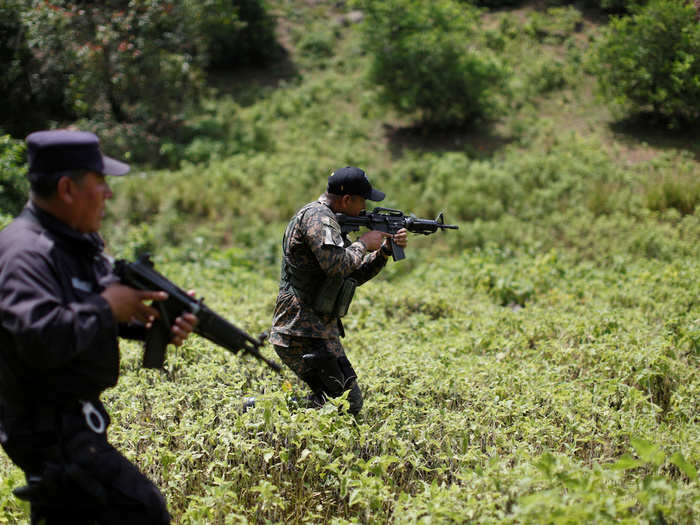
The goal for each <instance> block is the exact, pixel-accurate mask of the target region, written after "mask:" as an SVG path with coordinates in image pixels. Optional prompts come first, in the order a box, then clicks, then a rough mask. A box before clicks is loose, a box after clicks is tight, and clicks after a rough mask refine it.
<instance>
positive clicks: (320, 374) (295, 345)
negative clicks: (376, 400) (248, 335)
mask: <svg viewBox="0 0 700 525" xmlns="http://www.w3.org/2000/svg"><path fill="white" fill-rule="evenodd" d="M279 338H280V340H282V341H283V342H284V346H280V345H274V349H275V352H277V355H278V356H279V358H280V359H281V360H282V362H283V363H284V364H286V365H287V366H288V367H289V368H291V369H292V370H293V371H294V373H295V374H296V375H297V376H299V378H300V379H302V380H303V381H304V382H305V383H306V384H307V385H308V386H309V387H310V388H311V390H312V391H313V395H312V396H310V397H309V401H310V403H311V406H315V407H320V406H323V405H324V404H325V402H326V399H327V398H328V397H337V396H339V395H341V394H342V393H343V392H344V391H345V390H349V391H350V392H349V393H348V402H349V404H350V406H349V411H350V413H351V414H357V413H359V412H360V410H361V409H362V405H363V404H364V399H363V397H362V391H361V390H360V386H359V385H358V384H357V380H356V377H355V375H354V374H352V375H350V376H348V375H344V374H343V371H342V370H338V372H339V373H338V374H335V373H332V374H329V373H328V371H327V370H324V369H323V367H322V366H320V367H319V362H318V361H316V360H307V359H304V358H303V356H304V355H305V354H316V355H324V354H325V355H328V354H330V355H332V356H333V357H334V358H335V359H336V360H341V359H345V361H346V362H347V363H348V365H349V364H350V362H349V361H348V360H347V356H346V355H345V350H344V349H343V345H342V344H341V343H340V338H338V337H333V338H329V339H320V338H313V337H294V336H285V335H279ZM350 366H352V365H350ZM336 375H338V376H339V377H337V378H336V377H335V376H336ZM329 385H332V386H329Z"/></svg>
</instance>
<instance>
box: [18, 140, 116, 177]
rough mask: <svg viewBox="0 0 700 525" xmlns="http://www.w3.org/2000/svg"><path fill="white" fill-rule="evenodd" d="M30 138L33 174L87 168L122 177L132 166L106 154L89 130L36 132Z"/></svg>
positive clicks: (29, 147)
mask: <svg viewBox="0 0 700 525" xmlns="http://www.w3.org/2000/svg"><path fill="white" fill-rule="evenodd" d="M26 141H27V160H28V162H29V174H30V177H31V176H34V177H36V176H42V175H49V174H52V173H56V172H61V171H68V170H83V169H84V170H88V171H95V172H97V173H103V174H105V175H117V176H119V175H124V174H126V173H127V172H128V171H129V169H130V168H129V165H128V164H126V163H124V162H120V161H118V160H115V159H113V158H111V157H108V156H106V155H103V154H102V152H101V151H100V140H99V139H98V138H97V135H95V134H94V133H90V132H89V131H72V130H67V129H56V130H49V131H35V132H34V133H30V134H29V135H28V136H27V139H26Z"/></svg>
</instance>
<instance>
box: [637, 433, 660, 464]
mask: <svg viewBox="0 0 700 525" xmlns="http://www.w3.org/2000/svg"><path fill="white" fill-rule="evenodd" d="M630 443H631V445H632V447H633V448H634V450H635V451H636V452H637V454H638V455H639V457H640V458H642V459H643V460H644V461H645V462H647V463H651V464H653V465H655V466H657V467H658V466H660V465H661V464H662V463H663V462H664V460H665V459H666V457H665V455H664V453H663V451H662V450H661V449H660V448H659V447H658V445H655V444H654V443H651V442H650V441H647V440H646V439H642V438H637V437H633V438H631V439H630Z"/></svg>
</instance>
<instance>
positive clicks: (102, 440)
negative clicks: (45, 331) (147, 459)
mask: <svg viewBox="0 0 700 525" xmlns="http://www.w3.org/2000/svg"><path fill="white" fill-rule="evenodd" d="M99 408H100V411H101V412H102V411H104V409H103V408H102V406H101V404H100V405H99ZM104 416H105V418H106V419H107V421H108V417H107V414H106V412H104ZM55 419H56V426H55V427H54V428H50V427H51V425H42V426H44V427H47V428H41V429H37V428H36V424H35V422H34V421H30V420H27V421H24V422H23V421H17V420H15V421H3V422H2V423H3V424H2V428H3V429H4V434H5V436H4V437H5V440H4V442H3V443H2V447H3V449H4V450H5V452H6V453H7V455H8V456H9V457H10V459H11V460H12V461H13V462H14V463H15V464H16V465H17V466H18V467H20V468H21V469H22V470H23V471H24V473H25V475H26V477H27V482H28V484H27V486H26V487H23V488H22V489H20V492H22V494H21V497H22V498H23V499H29V501H30V505H31V523H32V525H34V524H45V525H57V524H58V525H60V524H72V525H82V524H85V525H87V524H90V525H93V524H100V525H112V524H114V525H116V524H127V525H141V524H143V525H146V524H148V525H151V524H154V525H160V524H163V525H164V524H168V523H170V515H169V514H168V510H167V506H166V503H165V499H164V498H163V496H162V494H161V493H160V491H159V490H158V488H157V487H156V486H155V485H154V484H153V483H152V482H151V481H150V480H149V479H148V478H146V476H144V475H143V474H142V473H141V472H140V471H139V469H138V468H137V467H136V466H135V465H133V464H132V463H131V462H130V461H129V460H128V459H126V458H125V457H124V456H123V455H122V454H121V453H120V452H119V451H118V450H116V449H115V448H114V447H113V446H112V445H111V444H110V443H109V442H108V441H107V435H106V430H105V432H102V433H97V432H95V431H93V430H91V429H90V428H88V426H87V424H86V423H85V419H84V416H83V414H82V413H67V414H66V413H64V414H59V415H58V416H57V417H56V418H55ZM8 423H9V424H8ZM23 423H26V424H23ZM18 495H19V494H18Z"/></svg>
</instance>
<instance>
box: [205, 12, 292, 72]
mask: <svg viewBox="0 0 700 525" xmlns="http://www.w3.org/2000/svg"><path fill="white" fill-rule="evenodd" d="M199 3H200V2H193V5H197V4H199ZM205 4H206V5H205V6H204V9H202V10H201V22H200V24H199V31H200V33H201V34H202V35H205V36H206V37H207V38H208V40H209V43H208V46H207V47H208V54H209V58H208V65H209V67H212V68H231V67H234V66H238V65H251V64H255V65H260V64H261V63H267V62H269V61H270V60H272V59H274V58H275V57H277V56H278V55H279V53H280V47H279V45H278V44H277V41H276V40H275V20H274V18H273V17H272V16H270V15H269V14H268V11H267V2H266V1H265V0H210V1H209V2H205Z"/></svg>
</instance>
